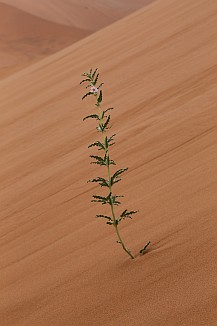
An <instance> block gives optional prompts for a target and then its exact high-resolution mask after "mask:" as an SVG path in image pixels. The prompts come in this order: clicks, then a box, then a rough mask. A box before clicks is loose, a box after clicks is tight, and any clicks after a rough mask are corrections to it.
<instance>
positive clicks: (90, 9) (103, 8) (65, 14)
mask: <svg viewBox="0 0 217 326" xmlns="http://www.w3.org/2000/svg"><path fill="white" fill-rule="evenodd" d="M0 2H3V3H6V4H9V5H12V6H14V7H17V8H19V9H21V10H23V11H26V12H29V13H31V14H33V15H36V16H38V17H41V18H44V19H46V20H49V21H52V22H56V23H59V24H63V25H68V26H73V27H74V26H75V27H78V28H81V29H87V30H92V31H96V30H98V29H100V28H102V27H104V26H106V25H109V24H111V22H114V21H116V20H117V19H120V18H121V17H124V16H126V15H127V14H129V13H131V12H132V11H135V10H137V9H139V8H142V7H143V6H145V5H146V4H148V3H151V2H153V0H109V1H108V0H91V1H90V0H82V1H81V0H52V1H50V0H37V1H35V0H1V1H0Z"/></svg>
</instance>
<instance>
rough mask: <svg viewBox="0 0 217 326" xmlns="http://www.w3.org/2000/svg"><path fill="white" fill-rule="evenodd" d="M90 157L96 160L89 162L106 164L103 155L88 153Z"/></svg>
mask: <svg viewBox="0 0 217 326" xmlns="http://www.w3.org/2000/svg"><path fill="white" fill-rule="evenodd" d="M90 157H91V158H93V159H95V160H96V162H91V164H99V165H106V162H105V157H104V158H102V157H100V156H97V155H90Z"/></svg>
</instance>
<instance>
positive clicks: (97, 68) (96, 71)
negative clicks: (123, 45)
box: [91, 68, 98, 80]
mask: <svg viewBox="0 0 217 326" xmlns="http://www.w3.org/2000/svg"><path fill="white" fill-rule="evenodd" d="M97 70H98V68H96V69H95V71H94V73H93V75H92V76H91V77H92V80H93V79H94V77H95V75H96V72H97Z"/></svg>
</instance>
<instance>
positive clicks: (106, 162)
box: [90, 153, 116, 166]
mask: <svg viewBox="0 0 217 326" xmlns="http://www.w3.org/2000/svg"><path fill="white" fill-rule="evenodd" d="M90 157H91V158H93V159H94V160H95V161H93V162H91V164H98V165H104V166H109V165H116V164H115V162H114V161H113V160H111V159H110V158H109V155H108V154H107V153H106V154H105V155H104V157H100V156H97V155H90Z"/></svg>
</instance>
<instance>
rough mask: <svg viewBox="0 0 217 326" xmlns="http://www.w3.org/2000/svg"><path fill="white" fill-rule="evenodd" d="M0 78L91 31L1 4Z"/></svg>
mask: <svg viewBox="0 0 217 326" xmlns="http://www.w3.org/2000/svg"><path fill="white" fill-rule="evenodd" d="M0 18H1V19H0V31H1V33H0V59H1V63H0V77H1V78H3V77H5V76H7V75H10V74H11V72H12V73H13V72H15V71H16V70H21V69H22V68H23V67H24V66H27V65H30V64H31V63H33V62H35V61H37V60H40V59H42V58H44V57H45V56H48V55H50V54H52V53H54V52H57V51H59V50H60V49H63V48H65V47H66V46H68V45H71V44H72V43H74V42H76V41H77V40H79V39H81V38H83V37H85V36H87V35H88V34H90V33H91V32H90V31H88V30H82V29H79V28H76V27H68V26H64V25H60V24H57V23H53V22H48V21H46V20H44V19H42V18H39V17H35V16H33V15H31V14H29V13H25V12H24V11H22V10H19V9H16V8H14V7H12V6H9V5H6V4H2V3H0Z"/></svg>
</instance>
